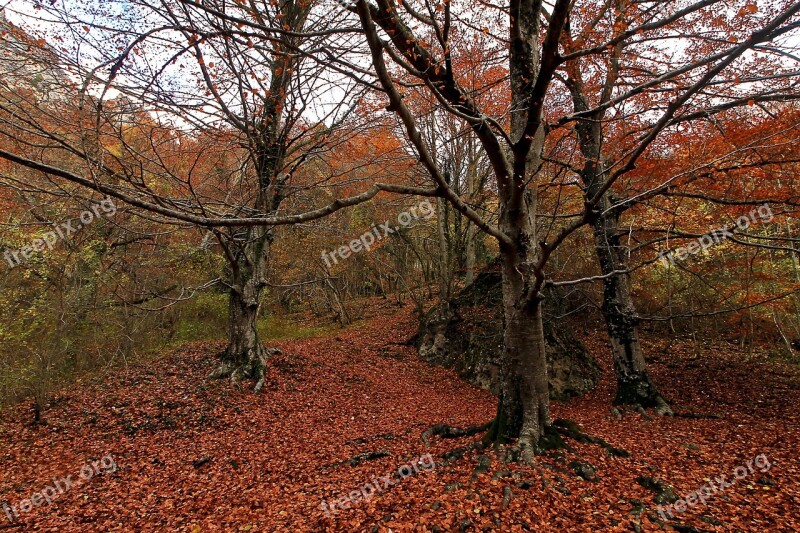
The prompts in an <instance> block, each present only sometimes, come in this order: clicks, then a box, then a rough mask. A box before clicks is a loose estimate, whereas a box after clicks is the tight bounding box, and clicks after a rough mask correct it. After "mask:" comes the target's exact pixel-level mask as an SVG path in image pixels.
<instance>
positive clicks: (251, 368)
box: [211, 228, 271, 392]
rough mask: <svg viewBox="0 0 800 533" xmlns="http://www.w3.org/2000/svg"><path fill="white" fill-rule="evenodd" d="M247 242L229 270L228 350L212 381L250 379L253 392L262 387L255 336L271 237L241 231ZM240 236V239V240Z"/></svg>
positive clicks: (261, 352)
mask: <svg viewBox="0 0 800 533" xmlns="http://www.w3.org/2000/svg"><path fill="white" fill-rule="evenodd" d="M242 233H244V235H246V238H247V239H248V240H247V242H246V243H243V245H242V246H241V248H240V252H239V254H238V257H237V258H236V263H235V266H234V267H233V268H232V272H231V276H230V278H231V281H230V286H231V288H230V293H229V296H228V308H229V311H228V346H227V348H226V349H225V352H223V354H222V363H221V364H220V366H219V368H217V370H216V371H214V373H213V374H212V375H211V377H212V378H216V379H221V378H228V377H229V378H230V379H231V381H234V382H237V381H243V380H247V379H252V380H254V381H255V382H256V385H255V389H254V390H255V391H256V392H259V391H260V390H261V389H262V388H263V387H264V376H265V370H266V363H267V356H268V354H269V350H267V349H266V348H264V345H263V344H262V343H261V339H260V338H259V335H258V317H259V314H260V310H261V294H262V292H263V291H264V288H265V287H266V269H267V264H268V259H269V248H270V241H271V233H270V231H269V230H266V229H264V228H253V229H251V230H249V231H247V230H244V231H242ZM244 235H243V236H244Z"/></svg>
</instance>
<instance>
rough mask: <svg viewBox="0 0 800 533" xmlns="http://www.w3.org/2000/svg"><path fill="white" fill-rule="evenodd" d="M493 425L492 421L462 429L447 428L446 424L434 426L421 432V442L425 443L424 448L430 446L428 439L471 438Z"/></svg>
mask: <svg viewBox="0 0 800 533" xmlns="http://www.w3.org/2000/svg"><path fill="white" fill-rule="evenodd" d="M493 423H494V421H492V422H487V423H486V424H483V425H480V426H471V427H468V428H464V429H460V428H454V427H452V426H448V425H447V424H436V425H434V426H431V427H429V428H428V429H426V430H425V431H423V432H422V442H424V443H425V446H430V441H429V439H430V438H431V437H441V438H443V439H459V438H461V437H471V436H472V435H476V434H478V433H483V432H484V431H486V430H488V429H489V428H490V427H491V426H492V424H493Z"/></svg>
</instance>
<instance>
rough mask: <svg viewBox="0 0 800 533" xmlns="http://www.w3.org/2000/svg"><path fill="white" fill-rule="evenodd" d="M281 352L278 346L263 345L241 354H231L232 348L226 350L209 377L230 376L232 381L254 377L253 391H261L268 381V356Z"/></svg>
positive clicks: (223, 377)
mask: <svg viewBox="0 0 800 533" xmlns="http://www.w3.org/2000/svg"><path fill="white" fill-rule="evenodd" d="M280 353H281V351H280V350H278V349H277V348H263V347H259V348H257V349H249V350H247V351H246V352H245V353H241V354H231V353H230V350H226V351H225V352H223V353H222V354H221V356H220V357H221V359H222V363H221V364H220V366H219V367H217V369H216V370H214V372H212V373H211V374H210V375H209V376H208V378H209V379H225V378H230V380H231V382H232V383H239V382H241V381H246V380H249V379H252V380H255V382H256V384H255V386H254V387H253V392H256V393H258V392H261V390H262V389H263V388H264V383H265V382H266V368H267V358H268V357H269V356H273V355H277V354H280Z"/></svg>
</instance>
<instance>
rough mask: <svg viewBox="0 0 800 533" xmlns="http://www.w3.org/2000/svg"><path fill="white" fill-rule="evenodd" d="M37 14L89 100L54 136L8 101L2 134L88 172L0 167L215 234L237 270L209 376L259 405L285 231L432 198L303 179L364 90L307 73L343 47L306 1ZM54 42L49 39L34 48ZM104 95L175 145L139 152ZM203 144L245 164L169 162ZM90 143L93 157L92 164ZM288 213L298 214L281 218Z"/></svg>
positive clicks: (25, 160)
mask: <svg viewBox="0 0 800 533" xmlns="http://www.w3.org/2000/svg"><path fill="white" fill-rule="evenodd" d="M36 7H37V9H38V10H39V11H43V12H44V13H46V14H47V15H49V19H48V21H47V22H48V24H49V32H50V33H49V34H48V35H47V37H49V38H50V39H51V40H54V41H59V42H61V43H63V46H60V47H59V48H60V50H61V51H58V50H56V49H55V48H50V50H52V52H53V55H54V56H55V57H56V58H57V59H56V60H54V61H53V62H54V63H55V62H56V61H57V62H58V65H55V64H53V65H51V66H52V67H53V68H55V67H56V66H58V67H59V68H62V69H64V70H65V71H67V72H69V73H70V75H71V76H73V77H74V78H77V79H78V80H80V81H81V85H80V86H79V87H80V92H79V91H77V90H76V89H77V88H72V90H71V92H70V90H69V88H67V91H68V94H69V95H70V96H72V97H73V98H74V99H75V103H76V106H75V107H76V115H75V116H76V117H78V118H76V119H75V120H74V121H73V122H71V123H70V122H67V121H62V122H61V123H60V124H59V127H58V128H54V127H53V124H52V123H46V122H44V121H42V120H41V119H40V118H38V117H40V116H42V115H47V113H46V110H44V109H40V110H41V111H43V113H37V114H31V113H29V112H28V111H29V110H30V109H39V108H40V107H41V106H40V105H39V103H38V102H36V101H27V102H24V103H20V102H17V101H12V100H6V101H4V102H2V103H0V108H2V110H3V111H5V112H6V113H8V116H9V117H11V118H12V119H13V121H11V120H10V121H9V122H8V125H9V126H10V129H9V130H8V131H6V132H4V133H5V135H7V136H8V137H11V138H16V137H19V136H20V135H22V133H23V131H24V132H26V133H29V134H32V135H34V136H36V137H37V143H39V144H40V145H41V146H44V147H46V148H47V154H48V156H49V161H57V159H58V156H57V154H60V153H61V154H68V155H69V157H70V158H72V159H73V160H74V159H77V160H78V161H81V162H82V163H83V164H84V165H85V168H84V169H81V170H80V171H78V170H72V169H69V168H65V167H63V166H61V165H59V164H58V163H53V164H47V162H45V161H42V159H41V153H40V152H39V150H28V149H27V147H26V146H24V145H23V146H22V147H21V149H20V150H18V151H7V150H2V151H0V157H2V158H4V159H7V160H8V161H11V162H12V163H15V164H18V165H22V166H26V167H28V168H30V169H33V170H36V171H39V172H42V173H43V174H45V175H47V176H49V177H51V178H55V179H60V180H67V181H70V182H72V183H75V184H78V185H81V186H83V187H86V188H88V189H92V190H95V191H98V192H101V193H103V194H106V195H109V196H111V197H113V198H115V199H119V200H121V201H123V202H126V203H128V204H129V205H130V206H131V207H133V208H136V209H137V210H139V211H140V212H142V213H146V215H143V216H147V217H150V218H154V219H155V220H156V221H158V222H162V223H169V224H180V225H183V226H184V227H197V228H205V229H207V230H208V231H210V232H211V234H212V235H213V236H214V237H215V238H216V240H217V242H218V244H219V246H220V247H221V249H222V251H223V254H224V256H225V258H226V259H227V262H228V267H229V272H228V275H227V276H226V279H225V280H224V282H226V283H227V284H228V286H229V289H230V298H229V302H230V303H229V309H230V314H229V340H228V347H227V349H226V351H225V353H224V354H223V361H222V364H221V366H220V368H219V369H218V370H217V371H216V372H215V373H214V376H215V377H228V376H230V377H231V378H232V379H233V380H240V379H245V378H253V379H254V380H255V381H256V387H255V388H256V390H260V389H261V387H263V385H264V366H265V357H266V351H265V349H264V347H263V345H262V343H261V339H260V338H259V335H258V329H257V319H258V316H259V311H260V306H261V295H262V292H263V290H264V287H265V286H266V284H267V280H266V274H267V271H268V269H269V255H270V249H271V246H272V243H273V239H274V238H275V228H276V227H278V226H283V225H291V224H298V223H304V222H308V221H312V220H316V219H319V218H322V217H324V216H327V215H329V214H331V213H333V212H336V211H338V210H340V209H343V208H346V207H351V206H354V205H357V204H359V203H362V202H365V201H367V200H369V199H371V198H373V197H374V196H376V195H377V194H378V193H379V192H381V191H387V192H392V193H400V194H406V193H413V194H422V195H432V194H433V193H434V191H433V190H431V189H424V188H420V187H406V186H403V185H399V184H381V183H376V184H373V185H372V186H371V187H370V188H369V189H368V190H366V191H361V192H355V193H352V194H349V195H344V194H342V188H341V187H337V184H336V183H335V182H334V183H330V182H329V181H330V178H329V177H326V176H315V175H313V174H312V173H307V174H303V167H304V165H306V164H307V163H308V162H309V161H314V160H317V159H320V158H323V157H324V155H325V152H326V150H327V147H328V146H329V145H330V144H331V143H335V142H338V141H337V139H338V138H337V136H336V132H337V129H338V128H339V126H340V125H341V124H342V123H343V122H345V121H346V120H349V119H350V118H352V114H350V113H349V110H350V108H351V107H352V106H353V105H354V104H355V103H356V102H357V96H358V95H357V91H358V90H360V89H359V87H358V85H356V84H354V83H352V82H349V81H348V79H347V78H344V79H332V78H331V76H330V74H331V71H330V69H329V68H328V66H327V65H325V64H324V63H320V62H315V61H311V60H309V50H313V49H316V48H319V47H321V46H322V43H323V42H325V41H326V40H327V39H328V38H329V37H330V36H331V35H335V34H336V32H335V31H333V30H331V29H330V28H329V27H328V24H329V22H330V20H329V17H327V15H326V13H325V12H324V11H323V10H321V9H317V10H315V3H313V2H311V1H310V0H283V1H280V2H264V3H261V4H256V3H253V4H244V3H236V2H234V3H230V2H227V1H224V0H219V1H215V2H204V3H202V4H198V3H196V2H193V1H190V0H175V1H169V2H161V3H158V4H155V3H152V2H127V1H126V2H120V3H118V4H117V3H114V2H99V3H87V4H84V5H82V6H80V8H78V7H76V6H69V7H66V6H43V5H40V4H37V5H36ZM39 18H41V19H44V18H45V17H43V16H40V17H39ZM53 20H55V21H58V22H57V23H53ZM76 29H80V31H76ZM46 42H47V41H46V39H44V38H42V39H40V40H38V42H37V46H38V47H39V48H41V47H45V46H47V44H46ZM31 50H36V47H34V48H32V49H31ZM109 94H111V95H114V96H117V95H119V96H117V99H119V100H121V101H122V100H124V101H126V102H129V104H130V105H131V106H132V107H133V108H134V109H140V110H141V112H140V113H139V115H137V114H136V113H133V114H131V113H128V114H127V115H126V116H127V118H136V117H137V116H141V114H145V115H147V116H149V117H150V119H151V120H153V121H154V122H155V123H156V124H157V125H158V126H159V127H160V128H161V129H162V130H168V131H169V132H171V133H169V134H168V137H169V138H168V139H166V140H165V142H163V143H158V144H156V143H152V146H150V147H147V149H146V150H145V149H143V148H142V147H140V146H136V145H135V144H134V143H132V142H130V140H129V139H128V138H126V136H125V132H126V125H125V120H120V114H119V112H118V111H117V109H116V105H115V104H116V101H115V100H116V99H114V98H109V97H108V95H109ZM325 99H328V100H329V101H332V102H333V103H332V104H325V103H324V102H323V100H325ZM61 104H66V105H70V104H72V102H67V101H63V102H61ZM50 116H52V115H50ZM20 124H22V126H20ZM349 126H350V127H351V128H356V127H357V125H356V124H350V125H349ZM215 131H216V132H217V133H216V134H213V135H210V133H211V132H215ZM200 136H204V137H205V140H206V142H209V141H210V142H209V144H208V145H207V147H208V148H209V149H212V150H214V151H219V152H221V153H230V154H234V155H235V156H234V157H233V161H228V163H233V165H232V166H225V165H224V164H223V165H216V166H215V167H214V166H213V165H212V167H213V168H214V169H215V170H214V171H213V172H203V171H204V170H206V171H207V170H208V169H209V167H208V165H207V163H208V159H209V155H210V154H209V153H207V152H202V153H197V154H195V157H194V160H193V161H183V160H180V158H177V159H176V158H175V157H172V156H173V155H174V153H175V152H174V151H175V150H177V148H176V147H177V146H179V145H180V144H181V143H182V142H183V141H182V140H181V139H183V138H189V139H198V138H199V137H200ZM86 139H94V140H95V141H96V142H94V143H92V145H91V146H92V147H91V149H89V148H87V143H86V142H85V141H86ZM308 191H311V194H309V193H308ZM303 196H305V197H303ZM292 197H294V199H293V204H294V205H293V207H294V208H295V213H297V211H299V213H297V214H287V213H285V212H284V210H283V208H282V206H283V205H284V204H286V203H287V202H288V201H289V199H292ZM309 204H310V205H311V208H309V207H308V206H309ZM315 206H316V208H314V207H315Z"/></svg>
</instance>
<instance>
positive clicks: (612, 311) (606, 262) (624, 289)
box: [593, 205, 672, 415]
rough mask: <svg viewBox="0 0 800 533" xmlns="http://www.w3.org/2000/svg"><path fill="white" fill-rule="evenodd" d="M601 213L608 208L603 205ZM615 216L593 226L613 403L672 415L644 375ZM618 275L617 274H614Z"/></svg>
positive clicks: (604, 218)
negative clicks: (612, 375)
mask: <svg viewBox="0 0 800 533" xmlns="http://www.w3.org/2000/svg"><path fill="white" fill-rule="evenodd" d="M603 208H604V211H605V209H606V208H607V206H605V205H604V206H603ZM618 226H619V220H618V215H616V214H614V212H607V213H606V214H604V215H601V216H600V217H599V218H598V219H597V220H596V221H595V222H594V224H593V229H594V238H595V251H596V253H597V258H598V261H599V263H600V268H601V271H602V273H603V275H605V276H606V277H605V278H604V279H603V305H602V312H603V318H604V319H605V321H606V328H607V330H608V337H609V339H610V341H611V351H612V354H613V357H614V371H615V373H616V375H617V394H616V398H615V399H614V403H615V404H618V405H619V404H621V405H630V406H641V407H645V408H646V407H654V408H656V411H657V412H658V413H659V414H662V415H666V414H672V411H671V410H670V408H669V405H668V404H667V402H666V401H665V400H664V398H662V397H661V395H660V394H659V392H658V389H657V388H656V386H655V385H654V384H653V382H652V380H651V379H650V375H649V374H648V372H647V363H646V361H645V359H644V353H643V351H642V345H641V343H640V342H639V331H638V327H637V319H636V309H635V307H634V304H633V298H632V296H631V287H630V275H629V274H628V273H627V272H624V271H626V270H627V267H628V257H627V254H626V253H625V251H624V250H623V249H622V247H621V245H620V237H619V235H620V234H619V228H618ZM615 272H619V273H615Z"/></svg>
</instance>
